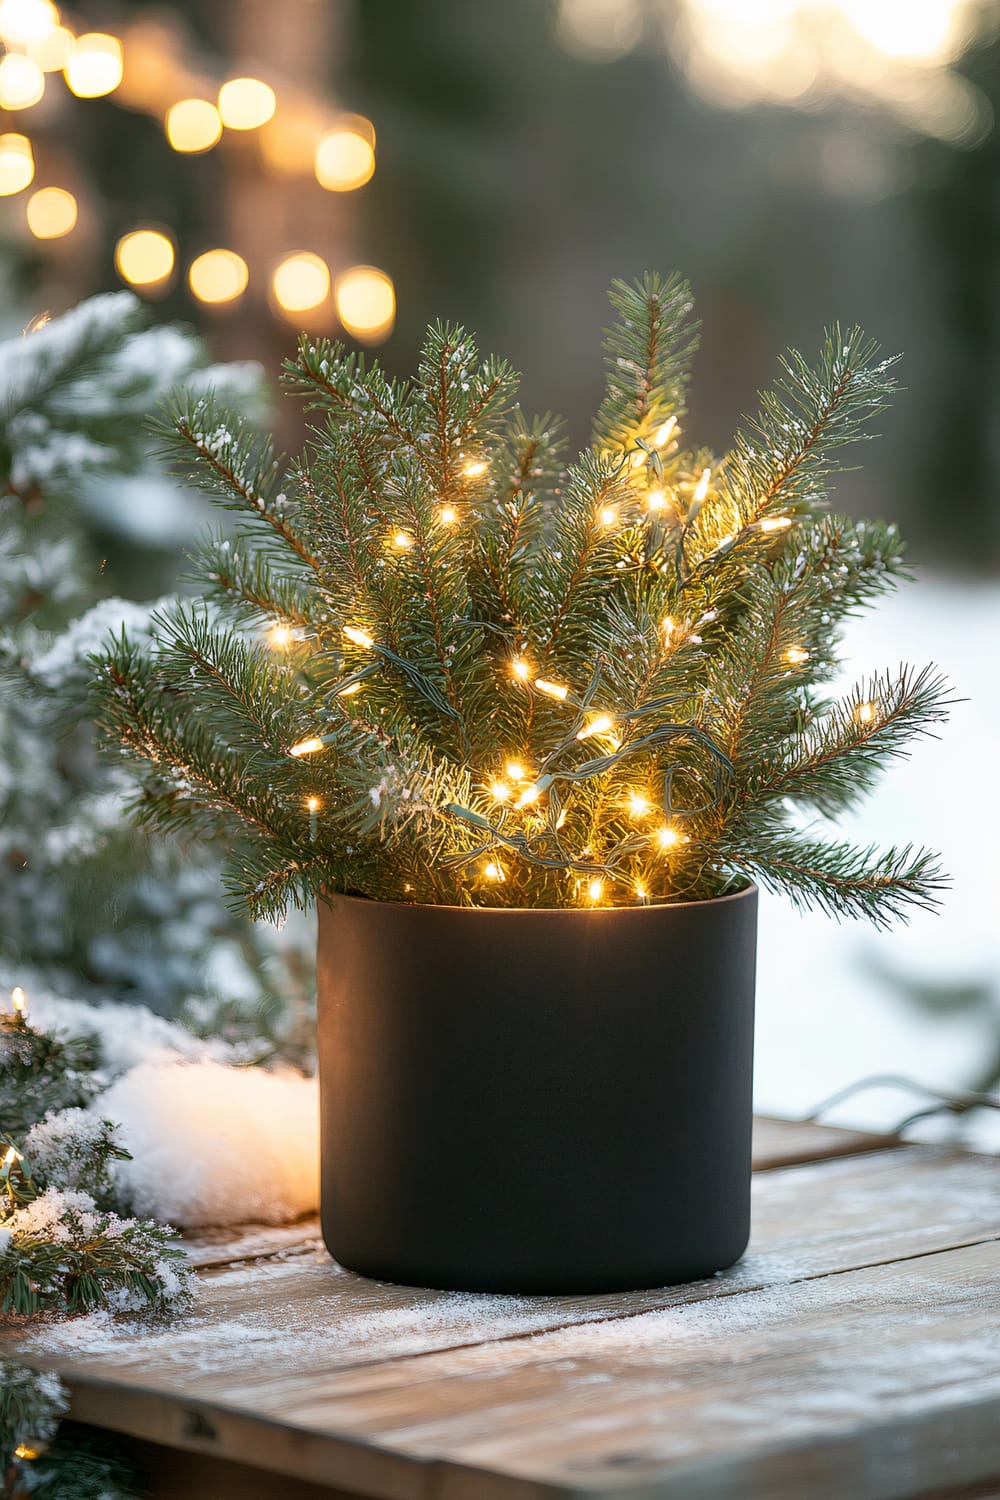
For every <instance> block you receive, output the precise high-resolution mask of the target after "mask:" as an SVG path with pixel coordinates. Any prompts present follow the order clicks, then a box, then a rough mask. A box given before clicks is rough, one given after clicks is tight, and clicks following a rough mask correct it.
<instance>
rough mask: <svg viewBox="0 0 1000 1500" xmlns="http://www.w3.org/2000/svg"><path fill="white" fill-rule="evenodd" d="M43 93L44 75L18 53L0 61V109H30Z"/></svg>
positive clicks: (36, 65)
mask: <svg viewBox="0 0 1000 1500" xmlns="http://www.w3.org/2000/svg"><path fill="white" fill-rule="evenodd" d="M44 93H45V74H44V73H43V72H42V70H41V68H40V67H39V66H38V64H37V63H36V62H32V60H31V58H30V57H25V56H24V55H23V54H22V53H20V52H8V53H7V55H6V57H4V58H3V59H0V109H31V107H32V105H35V104H37V103H38V101H39V100H40V99H41V97H42V95H43V94H44Z"/></svg>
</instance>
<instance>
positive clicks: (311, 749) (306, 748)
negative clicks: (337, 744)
mask: <svg viewBox="0 0 1000 1500" xmlns="http://www.w3.org/2000/svg"><path fill="white" fill-rule="evenodd" d="M322 748H323V741H322V740H321V739H320V738H319V736H318V735H315V734H313V735H310V736H309V738H308V739H307V740H299V742H298V744H297V745H293V746H292V747H291V749H290V750H289V752H288V753H289V755H294V756H295V757H296V759H297V758H298V757H299V756H300V755H315V754H316V751H317V750H322Z"/></svg>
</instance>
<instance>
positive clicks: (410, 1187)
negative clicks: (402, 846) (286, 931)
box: [319, 888, 757, 1292]
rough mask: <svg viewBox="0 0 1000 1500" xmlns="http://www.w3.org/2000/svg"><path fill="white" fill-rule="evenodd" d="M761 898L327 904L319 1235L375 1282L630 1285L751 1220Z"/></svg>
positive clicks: (679, 1263) (720, 1241) (736, 1241)
mask: <svg viewBox="0 0 1000 1500" xmlns="http://www.w3.org/2000/svg"><path fill="white" fill-rule="evenodd" d="M756 927H757V892H756V890H754V889H752V888H751V889H748V890H745V891H741V892H739V893H738V894H736V895H733V896H723V897H719V898H718V899H716V900H713V901H694V902H687V903H684V904H682V905H674V906H651V907H634V908H625V909H622V908H613V909H612V908H605V909H600V908H598V909H595V910H548V909H546V910H535V909H531V910H513V911H510V910H485V909H469V908H464V907H442V906H406V905H396V904H386V903H383V902H379V901H366V900H358V899H355V898H353V897H347V896H332V897H331V898H330V899H329V902H328V903H326V902H321V903H320V908H319V1061H320V1091H321V1098H322V1182H323V1186H322V1214H323V1234H324V1238H325V1239H326V1243H327V1246H328V1247H329V1250H330V1253H331V1255H333V1256H334V1257H335V1259H337V1260H338V1261H340V1263H341V1264H342V1265H344V1266H347V1267H349V1268H350V1269H352V1270H354V1271H360V1272H362V1273H363V1274H364V1275H366V1276H374V1277H377V1278H379V1279H380V1280H383V1281H397V1282H405V1283H407V1284H410V1285H417V1286H432V1287H447V1288H454V1289H461V1290H466V1291H484V1292H597V1291H624V1290H630V1289H637V1288H640V1287H651V1286H662V1285H665V1284H667V1283H670V1282H678V1281H692V1280H696V1279H698V1278H700V1277H703V1276H709V1275H711V1274H712V1273H713V1272H715V1271H718V1270H721V1269H722V1268H723V1267H724V1266H729V1265H731V1264H732V1263H733V1261H735V1260H738V1259H739V1257H740V1255H742V1253H743V1251H744V1249H745V1248H746V1243H747V1237H748V1235H749V1226H750V1115H751V1066H752V1058H753V997H754V959H755V948H756Z"/></svg>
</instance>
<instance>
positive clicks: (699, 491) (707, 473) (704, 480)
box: [691, 469, 712, 505]
mask: <svg viewBox="0 0 1000 1500" xmlns="http://www.w3.org/2000/svg"><path fill="white" fill-rule="evenodd" d="M711 483H712V471H711V469H702V471H701V478H700V479H699V480H698V483H697V484H696V485H695V487H694V494H693V496H692V497H691V498H692V499H693V500H694V503H695V504H696V505H700V504H701V502H702V501H703V500H704V498H705V496H706V495H707V494H708V487H709V485H710V484H711Z"/></svg>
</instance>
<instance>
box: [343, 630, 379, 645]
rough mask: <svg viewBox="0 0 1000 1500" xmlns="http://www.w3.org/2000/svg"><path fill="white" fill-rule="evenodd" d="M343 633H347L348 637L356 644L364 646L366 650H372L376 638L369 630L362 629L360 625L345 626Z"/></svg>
mask: <svg viewBox="0 0 1000 1500" xmlns="http://www.w3.org/2000/svg"><path fill="white" fill-rule="evenodd" d="M341 634H342V635H346V636H347V639H348V640H349V641H351V642H352V643H353V644H354V645H355V646H364V648H365V650H366V651H370V650H371V648H372V646H374V644H375V641H374V639H373V638H372V636H370V635H369V634H368V632H367V630H362V629H361V627H360V626H358V625H345V626H343V628H342V630H341Z"/></svg>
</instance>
